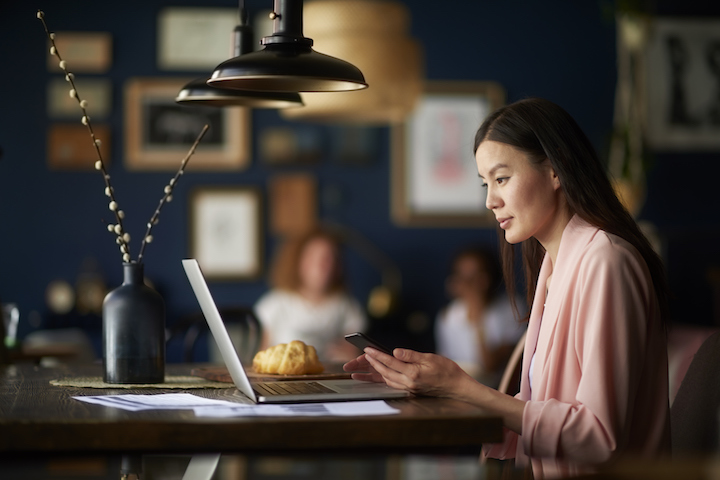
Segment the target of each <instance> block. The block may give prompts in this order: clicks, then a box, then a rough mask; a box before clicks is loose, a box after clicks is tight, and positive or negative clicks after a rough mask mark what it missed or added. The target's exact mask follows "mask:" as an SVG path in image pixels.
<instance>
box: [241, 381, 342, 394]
mask: <svg viewBox="0 0 720 480" xmlns="http://www.w3.org/2000/svg"><path fill="white" fill-rule="evenodd" d="M252 387H253V390H255V393H257V394H258V395H260V396H267V395H301V394H302V395H304V394H315V393H335V390H332V389H330V388H328V387H326V386H325V385H322V384H320V383H318V382H265V383H254V384H253V386H252Z"/></svg>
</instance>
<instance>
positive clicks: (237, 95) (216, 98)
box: [175, 0, 303, 108]
mask: <svg viewBox="0 0 720 480" xmlns="http://www.w3.org/2000/svg"><path fill="white" fill-rule="evenodd" d="M244 4H245V2H244V1H243V0H240V5H239V14H240V21H239V23H238V25H237V26H236V27H235V30H234V32H233V51H234V54H235V57H238V56H240V55H244V54H247V53H249V52H252V50H253V48H252V44H253V30H252V27H251V26H250V24H249V23H248V21H247V12H246V10H245V5H244ZM207 81H208V78H207V77H206V78H196V79H195V80H193V81H191V82H190V83H188V84H187V85H185V86H184V87H183V88H182V90H180V92H179V93H178V95H177V97H176V98H175V101H176V102H177V103H179V104H181V105H188V106H193V105H202V106H212V107H252V108H289V107H299V106H302V105H303V103H302V99H301V98H300V95H299V94H298V93H294V92H260V91H254V90H253V91H249V90H237V89H228V88H218V87H213V86H210V85H208V84H207Z"/></svg>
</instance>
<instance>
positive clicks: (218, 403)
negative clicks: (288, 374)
mask: <svg viewBox="0 0 720 480" xmlns="http://www.w3.org/2000/svg"><path fill="white" fill-rule="evenodd" d="M73 398H75V399H76V400H80V401H82V402H87V403H94V404H97V405H104V406H106V407H115V408H121V409H123V410H130V411H132V412H137V411H140V410H158V409H160V410H176V409H185V410H188V409H192V410H193V411H194V412H195V415H196V416H198V417H215V418H222V417H278V416H282V417H292V416H295V417H300V416H367V415H393V414H396V413H400V410H398V409H396V408H393V407H391V406H390V405H388V404H387V403H386V402H384V401H383V400H371V401H360V402H328V403H298V404H282V405H256V404H253V403H247V404H246V403H237V402H230V401H227V400H214V399H211V398H204V397H199V396H197V395H192V394H189V393H160V394H154V395H152V394H151V395H134V394H127V395H98V396H77V397H73Z"/></svg>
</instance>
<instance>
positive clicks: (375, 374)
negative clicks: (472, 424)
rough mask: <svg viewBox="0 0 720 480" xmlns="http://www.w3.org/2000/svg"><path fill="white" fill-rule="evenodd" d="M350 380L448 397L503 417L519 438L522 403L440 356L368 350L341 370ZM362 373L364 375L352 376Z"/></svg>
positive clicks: (523, 403) (401, 349)
mask: <svg viewBox="0 0 720 480" xmlns="http://www.w3.org/2000/svg"><path fill="white" fill-rule="evenodd" d="M343 368H344V369H345V371H346V372H354V373H353V374H352V378H354V379H355V380H364V381H367V382H385V383H387V384H388V385H389V386H391V387H394V388H399V389H402V390H407V391H409V392H412V393H414V394H416V395H431V396H436V397H450V398H454V399H456V400H462V401H464V402H468V403H471V404H473V405H477V406H479V407H483V408H485V409H487V410H488V411H489V412H492V413H495V414H497V415H499V416H501V417H502V419H503V423H504V425H505V426H506V427H507V428H509V429H510V430H512V431H514V432H516V433H518V434H520V435H522V417H523V410H524V408H525V402H524V401H523V400H518V399H516V398H513V397H511V396H509V395H506V394H504V393H500V392H498V391H497V390H495V389H493V388H490V387H487V386H485V385H483V384H482V383H480V382H477V381H476V380H475V379H473V378H472V377H471V376H470V375H468V374H467V373H465V372H464V371H463V370H462V369H461V368H460V367H459V366H458V364H457V363H455V362H453V361H452V360H449V359H447V358H445V357H441V356H440V355H435V354H432V353H420V352H415V351H413V350H406V349H403V348H396V349H395V350H393V354H392V355H387V354H385V353H382V352H380V351H378V350H375V349H374V348H371V347H368V348H366V349H365V353H364V354H363V355H360V356H359V357H357V358H356V359H355V360H350V361H349V362H348V363H346V364H345V366H344V367H343ZM355 372H363V373H355Z"/></svg>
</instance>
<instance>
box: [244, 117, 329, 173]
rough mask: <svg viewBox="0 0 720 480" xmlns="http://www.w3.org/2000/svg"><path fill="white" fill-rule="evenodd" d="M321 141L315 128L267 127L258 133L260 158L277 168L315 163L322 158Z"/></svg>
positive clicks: (304, 126)
mask: <svg viewBox="0 0 720 480" xmlns="http://www.w3.org/2000/svg"><path fill="white" fill-rule="evenodd" d="M322 140H323V139H322V134H321V131H320V129H319V128H317V127H316V126H310V125H298V126H293V127H269V128H266V129H264V130H263V131H262V132H260V139H259V141H258V143H259V149H260V158H262V160H263V162H265V163H267V164H269V165H277V166H280V165H283V166H284V165H306V164H312V163H316V162H317V161H318V160H319V159H320V158H321V157H322V152H323V141H322Z"/></svg>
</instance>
